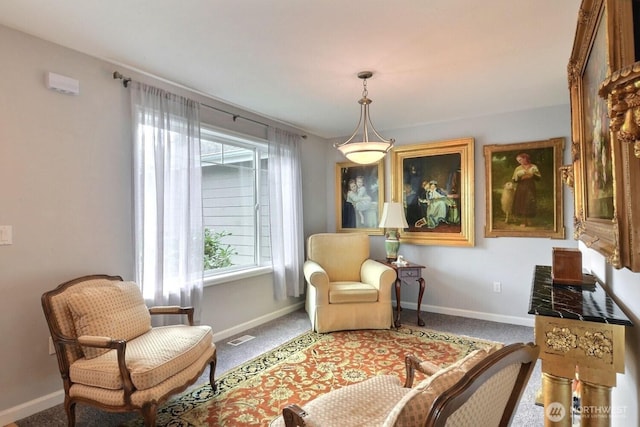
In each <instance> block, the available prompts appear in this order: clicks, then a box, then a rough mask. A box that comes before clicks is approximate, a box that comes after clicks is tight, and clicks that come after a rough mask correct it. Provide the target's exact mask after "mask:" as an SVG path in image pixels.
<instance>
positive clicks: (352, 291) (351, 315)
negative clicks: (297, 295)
mask: <svg viewBox="0 0 640 427" xmlns="http://www.w3.org/2000/svg"><path fill="white" fill-rule="evenodd" d="M304 277H305V279H306V281H307V284H308V286H307V304H306V309H307V313H309V319H310V320H311V327H312V329H313V330H315V331H316V332H331V331H339V330H355V329H389V328H390V327H391V326H392V325H393V309H392V307H391V286H392V284H393V283H394V282H395V279H396V273H395V271H394V270H393V269H392V268H390V267H387V266H386V265H384V264H381V263H379V262H376V261H374V260H372V259H369V236H368V235H367V234H364V233H321V234H314V235H312V236H310V237H309V239H308V241H307V261H305V263H304Z"/></svg>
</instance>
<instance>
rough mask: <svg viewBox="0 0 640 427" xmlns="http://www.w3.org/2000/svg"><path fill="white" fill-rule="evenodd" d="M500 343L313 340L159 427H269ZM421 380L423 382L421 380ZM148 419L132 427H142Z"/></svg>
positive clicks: (379, 336) (253, 368) (401, 333)
mask: <svg viewBox="0 0 640 427" xmlns="http://www.w3.org/2000/svg"><path fill="white" fill-rule="evenodd" d="M491 344H494V343H493V342H490V341H486V340H480V339H475V338H469V337H463V336H458V335H452V334H446V333H441V332H436V331H430V330H424V329H409V328H400V329H397V330H380V331H372V330H365V331H344V332H333V333H329V334H317V333H314V332H307V333H305V334H302V335H300V336H299V337H297V338H295V339H293V340H291V341H289V342H287V343H285V344H283V345H281V346H280V347H278V348H276V349H275V350H272V351H269V352H267V353H264V354H262V355H260V356H259V357H257V358H255V359H253V360H250V361H249V362H247V363H244V364H243V365H241V366H239V367H237V368H235V369H233V370H231V371H229V372H227V373H226V374H224V375H223V376H221V377H220V378H219V379H218V381H217V384H218V389H217V390H216V392H215V393H213V392H212V390H211V387H210V386H209V385H204V386H201V387H198V388H196V389H194V390H192V391H191V392H189V393H186V394H182V395H180V396H178V397H176V398H174V399H173V400H171V401H169V402H168V403H167V404H166V405H164V406H163V407H162V408H161V409H160V410H159V411H158V420H157V423H158V426H172V427H173V426H183V427H186V426H203V425H215V426H251V425H256V426H267V425H269V423H270V422H271V420H273V419H274V418H275V417H277V416H278V415H279V414H280V411H281V410H282V408H283V407H284V406H286V405H288V404H290V403H298V404H304V403H306V402H308V401H310V400H312V399H314V398H315V397H317V396H319V395H321V394H324V393H327V392H329V391H330V390H332V389H335V388H339V387H342V386H345V385H348V384H352V383H356V382H359V381H362V380H364V379H366V378H368V377H371V376H374V375H383V374H392V375H398V376H399V377H400V379H401V381H404V378H405V368H404V356H405V355H406V354H409V353H415V354H417V355H420V357H421V358H423V359H426V360H430V361H431V362H433V363H436V364H439V365H442V366H446V365H448V364H450V363H452V362H455V361H456V360H458V359H460V358H462V357H464V356H465V355H467V354H468V353H469V352H471V351H473V350H475V349H477V348H482V347H486V346H489V345H491ZM418 375H419V374H418ZM418 379H420V377H418ZM141 425H142V422H141V419H137V420H135V421H132V422H130V423H128V424H127V426H131V427H133V426H141Z"/></svg>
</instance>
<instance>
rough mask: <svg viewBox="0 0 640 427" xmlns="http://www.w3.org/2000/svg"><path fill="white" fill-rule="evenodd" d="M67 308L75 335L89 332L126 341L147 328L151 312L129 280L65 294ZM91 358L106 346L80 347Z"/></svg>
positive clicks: (105, 350)
mask: <svg viewBox="0 0 640 427" xmlns="http://www.w3.org/2000/svg"><path fill="white" fill-rule="evenodd" d="M68 304H69V309H70V311H71V316H72V318H73V323H74V326H75V329H76V333H77V335H78V336H82V335H92V336H99V337H110V338H113V339H124V340H130V339H133V338H135V337H137V336H140V335H142V334H144V333H145V332H147V331H149V330H150V329H151V315H150V314H149V309H148V308H147V306H146V305H145V303H144V299H143V298H142V294H141V292H140V288H139V287H138V285H137V284H136V283H133V282H108V283H105V284H104V285H101V286H99V287H87V288H84V289H82V290H81V291H79V292H76V293H74V294H72V295H70V296H69V299H68ZM82 350H83V353H84V357H85V358H87V359H92V358H94V357H98V356H100V355H101V354H105V353H106V352H108V351H109V349H101V348H92V347H86V346H85V347H83V348H82Z"/></svg>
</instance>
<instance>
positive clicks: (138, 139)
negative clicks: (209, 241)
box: [131, 82, 204, 323]
mask: <svg viewBox="0 0 640 427" xmlns="http://www.w3.org/2000/svg"><path fill="white" fill-rule="evenodd" d="M199 108H200V105H199V104H198V103H197V102H195V101H192V100H189V99H186V98H183V97H181V96H177V95H174V94H171V93H168V92H165V91H163V90H162V89H158V88H155V87H151V86H147V85H145V84H143V83H139V82H132V86H131V111H132V114H133V117H132V123H133V144H134V152H133V160H134V168H133V171H134V214H135V220H134V226H135V229H134V234H135V256H136V262H135V265H136V281H137V283H138V284H140V286H141V287H142V293H143V295H144V298H145V301H146V302H147V304H149V305H181V306H193V307H194V308H195V316H194V317H195V320H196V322H198V321H199V319H200V301H201V299H202V281H203V267H204V266H203V247H204V246H203V245H204V243H203V228H202V191H201V186H202V175H201V169H200V112H199ZM154 317H155V316H154ZM173 317H177V316H173ZM180 320H182V319H171V316H167V319H166V320H162V321H161V322H160V323H169V322H176V321H180Z"/></svg>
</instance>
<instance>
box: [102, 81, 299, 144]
mask: <svg viewBox="0 0 640 427" xmlns="http://www.w3.org/2000/svg"><path fill="white" fill-rule="evenodd" d="M113 78H114V79H116V80H122V86H124V87H129V83H131V77H125V76H123V75H122V73H120V72H119V71H114V72H113ZM200 105H202V106H203V107H207V108H210V109H212V110H216V111H219V112H221V113H225V114H228V115H230V116H231V118H232V119H233V121H234V122H235V121H236V120H238V119H242V120H246V121H249V122H253V123H256V124H259V125H262V126H264V127H267V128H268V127H269V125H268V124H266V123H262V122H260V121H258V120H254V119H250V118H249V117H244V116H241V115H240V114H236V113H232V112H230V111H227V110H223V109H222V108H218V107H214V106H212V105H208V104H203V103H200ZM300 137H301V138H303V139H307V135H300Z"/></svg>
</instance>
